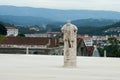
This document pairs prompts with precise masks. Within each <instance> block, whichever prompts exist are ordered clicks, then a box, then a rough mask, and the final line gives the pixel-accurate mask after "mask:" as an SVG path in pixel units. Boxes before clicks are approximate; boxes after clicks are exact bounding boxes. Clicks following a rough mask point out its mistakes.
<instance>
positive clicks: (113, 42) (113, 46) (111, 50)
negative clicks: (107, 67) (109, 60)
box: [106, 37, 120, 57]
mask: <svg viewBox="0 0 120 80" xmlns="http://www.w3.org/2000/svg"><path fill="white" fill-rule="evenodd" d="M108 42H109V43H110V45H109V46H107V47H106V50H107V52H108V54H107V55H108V56H109V57H120V50H119V45H118V44H119V41H118V40H117V39H116V38H115V37H110V38H108Z"/></svg>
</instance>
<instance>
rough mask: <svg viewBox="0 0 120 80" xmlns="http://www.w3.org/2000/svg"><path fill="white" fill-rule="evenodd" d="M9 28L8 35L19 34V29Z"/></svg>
mask: <svg viewBox="0 0 120 80" xmlns="http://www.w3.org/2000/svg"><path fill="white" fill-rule="evenodd" d="M6 29H7V35H6V36H17V35H18V29H17V28H15V27H6Z"/></svg>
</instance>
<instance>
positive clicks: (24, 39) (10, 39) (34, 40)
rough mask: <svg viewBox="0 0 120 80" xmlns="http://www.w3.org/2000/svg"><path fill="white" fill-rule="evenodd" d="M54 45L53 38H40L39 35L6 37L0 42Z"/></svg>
mask: <svg viewBox="0 0 120 80" xmlns="http://www.w3.org/2000/svg"><path fill="white" fill-rule="evenodd" d="M49 41H50V43H51V44H50V45H49V46H55V38H40V37H6V39H5V40H4V41H2V42H0V44H7V45H8V44H9V45H47V44H48V43H49Z"/></svg>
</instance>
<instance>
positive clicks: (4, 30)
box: [0, 23, 7, 35]
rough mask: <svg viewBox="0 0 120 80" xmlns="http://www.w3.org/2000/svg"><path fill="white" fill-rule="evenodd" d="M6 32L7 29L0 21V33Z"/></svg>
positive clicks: (4, 33)
mask: <svg viewBox="0 0 120 80" xmlns="http://www.w3.org/2000/svg"><path fill="white" fill-rule="evenodd" d="M6 34H7V29H6V28H5V26H4V25H3V24H2V23H0V35H6Z"/></svg>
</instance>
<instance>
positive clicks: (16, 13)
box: [0, 6, 120, 26]
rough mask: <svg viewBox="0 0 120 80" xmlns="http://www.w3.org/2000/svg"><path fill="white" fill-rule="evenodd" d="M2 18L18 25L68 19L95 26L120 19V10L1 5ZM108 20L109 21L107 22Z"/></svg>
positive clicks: (41, 23)
mask: <svg viewBox="0 0 120 80" xmlns="http://www.w3.org/2000/svg"><path fill="white" fill-rule="evenodd" d="M88 18H89V19H88ZM87 19H88V20H87ZM93 19H96V20H93ZM97 19H98V20H97ZM104 19H105V20H104ZM108 19H111V20H108ZM0 20H1V21H7V22H8V23H12V24H16V25H35V24H36V25H44V24H49V23H54V22H63V23H64V22H66V21H67V20H71V21H73V23H75V24H78V25H79V24H81V25H83V26H84V24H86V22H88V23H89V24H87V25H95V26H98V25H100V24H97V23H98V22H101V25H100V26H102V25H106V24H109V23H111V24H112V23H113V22H114V21H112V20H120V12H115V11H95V10H57V9H46V8H32V7H16V6H0ZM100 20H101V21H100ZM107 20H108V21H109V22H107ZM91 21H92V22H91ZM103 21H105V22H103ZM90 22H91V23H90ZM94 22H95V23H94ZM93 23H94V24H93ZM87 25H85V26H87Z"/></svg>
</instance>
